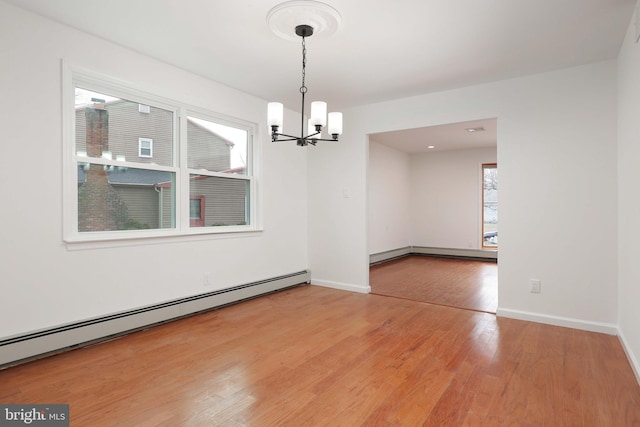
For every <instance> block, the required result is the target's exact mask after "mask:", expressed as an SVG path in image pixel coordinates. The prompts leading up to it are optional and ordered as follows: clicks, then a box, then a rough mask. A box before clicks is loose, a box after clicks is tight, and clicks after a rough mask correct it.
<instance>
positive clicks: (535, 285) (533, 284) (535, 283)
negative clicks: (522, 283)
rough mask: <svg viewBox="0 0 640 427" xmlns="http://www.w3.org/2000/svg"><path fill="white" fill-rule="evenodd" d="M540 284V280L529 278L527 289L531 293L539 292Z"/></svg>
mask: <svg viewBox="0 0 640 427" xmlns="http://www.w3.org/2000/svg"><path fill="white" fill-rule="evenodd" d="M541 287H542V285H541V283H540V280H538V279H531V280H529V291H530V292H531V293H532V294H539V293H540V291H541V290H542V288H541Z"/></svg>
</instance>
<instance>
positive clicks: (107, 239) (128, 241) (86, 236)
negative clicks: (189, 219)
mask: <svg viewBox="0 0 640 427" xmlns="http://www.w3.org/2000/svg"><path fill="white" fill-rule="evenodd" d="M216 228H220V229H219V230H218V229H216V230H212V229H211V228H206V229H202V230H201V229H195V230H189V231H188V232H186V233H185V232H183V233H178V232H175V231H172V232H166V231H164V232H159V231H158V230H152V231H149V232H148V233H147V232H136V233H135V235H134V234H132V233H131V232H127V231H122V232H117V231H116V232H109V235H105V234H104V233H83V234H82V235H78V236H73V237H68V238H65V239H64V242H65V244H66V247H67V250H69V251H76V250H87V249H101V248H117V247H127V246H143V245H161V244H169V243H183V242H197V241H204V240H219V239H235V238H245V237H256V236H259V235H260V234H261V233H262V231H263V229H262V228H257V227H255V228H252V227H242V226H240V227H232V226H229V227H216ZM114 234H116V235H114Z"/></svg>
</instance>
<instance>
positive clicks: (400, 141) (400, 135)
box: [369, 119, 497, 153]
mask: <svg viewBox="0 0 640 427" xmlns="http://www.w3.org/2000/svg"><path fill="white" fill-rule="evenodd" d="M478 128H480V129H483V130H478V131H476V132H469V131H468V130H467V129H478ZM369 139H370V140H371V141H374V142H377V143H380V144H384V145H387V146H389V147H393V148H395V149H396V150H400V151H404V152H405V153H423V152H437V151H450V150H463V149H473V148H487V147H496V144H497V121H496V119H485V120H474V121H470V122H460V123H451V124H446V125H439V126H430V127H425V128H418V129H406V130H401V131H392V132H381V133H376V134H372V135H369ZM429 146H432V147H433V148H429Z"/></svg>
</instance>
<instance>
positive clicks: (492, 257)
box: [369, 246, 498, 265]
mask: <svg viewBox="0 0 640 427" xmlns="http://www.w3.org/2000/svg"><path fill="white" fill-rule="evenodd" d="M410 255H422V256H435V257H443V258H459V259H476V260H483V261H497V260H498V251H497V250H480V249H453V248H431V247H426V246H406V247H404V248H398V249H392V250H390V251H384V252H379V253H376V254H371V255H369V265H376V264H382V263H384V262H389V261H393V260H394V259H398V258H404V257H406V256H410Z"/></svg>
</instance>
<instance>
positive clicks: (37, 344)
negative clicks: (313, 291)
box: [0, 270, 311, 369]
mask: <svg viewBox="0 0 640 427" xmlns="http://www.w3.org/2000/svg"><path fill="white" fill-rule="evenodd" d="M310 277H311V273H310V272H309V271H308V270H305V271H300V272H297V273H292V274H288V275H284V276H279V277H273V278H270V279H265V280H261V281H257V282H252V283H247V284H244V285H239V286H235V287H233V288H228V289H222V290H219V291H212V292H207V293H204V294H199V295H193V296H190V297H185V298H180V299H177V300H172V301H166V302H164V303H160V304H154V305H150V306H146V307H140V308H136V309H132V310H127V311H123V312H118V313H112V314H108V315H104V316H100V317H96V318H92V319H85V320H81V321H78V322H74V323H69V324H65V325H59V326H56V327H53V328H47V329H42V330H38V331H31V332H28V333H24V334H19V335H15V336H12V337H6V338H0V369H1V368H4V367H8V366H11V365H15V364H18V363H21V362H25V361H28V360H31V359H34V358H38V357H42V356H45V355H48V354H54V353H59V352H61V351H64V350H67V349H70V348H72V347H77V346H83V345H87V344H90V343H93V342H98V341H104V340H106V339H110V338H111V337H115V336H119V335H123V334H125V333H129V332H132V331H136V330H140V329H144V328H147V327H149V326H151V325H154V324H159V323H163V322H167V321H171V320H175V319H178V318H181V317H185V316H188V315H191V314H194V313H198V312H201V311H206V310H211V309H213V308H216V307H221V306H224V305H227V304H232V303H235V302H239V301H242V300H246V299H249V298H253V297H256V296H259V295H264V294H267V293H270V292H275V291H277V290H280V289H285V288H288V287H292V286H296V285H299V284H303V283H309V280H310Z"/></svg>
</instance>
